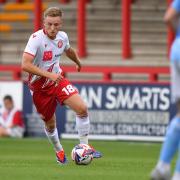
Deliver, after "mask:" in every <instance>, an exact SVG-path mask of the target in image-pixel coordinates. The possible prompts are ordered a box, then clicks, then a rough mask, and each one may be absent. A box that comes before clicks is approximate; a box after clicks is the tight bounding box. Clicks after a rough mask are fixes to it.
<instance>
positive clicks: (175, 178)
mask: <svg viewBox="0 0 180 180" xmlns="http://www.w3.org/2000/svg"><path fill="white" fill-rule="evenodd" d="M179 179H180V143H179V148H178V160H177V163H176V169H175V172H174V175H173V178H172V180H179Z"/></svg>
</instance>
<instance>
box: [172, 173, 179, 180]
mask: <svg viewBox="0 0 180 180" xmlns="http://www.w3.org/2000/svg"><path fill="white" fill-rule="evenodd" d="M172 180H180V172H175V173H174V175H173V178H172Z"/></svg>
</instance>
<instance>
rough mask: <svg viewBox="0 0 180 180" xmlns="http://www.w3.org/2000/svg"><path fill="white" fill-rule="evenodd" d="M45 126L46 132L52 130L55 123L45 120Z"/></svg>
mask: <svg viewBox="0 0 180 180" xmlns="http://www.w3.org/2000/svg"><path fill="white" fill-rule="evenodd" d="M45 127H46V130H47V131H48V132H54V129H55V128H56V123H55V122H46V123H45Z"/></svg>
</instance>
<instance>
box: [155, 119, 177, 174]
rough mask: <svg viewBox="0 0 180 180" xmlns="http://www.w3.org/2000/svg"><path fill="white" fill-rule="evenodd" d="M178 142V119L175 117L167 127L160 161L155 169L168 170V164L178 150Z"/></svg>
mask: <svg viewBox="0 0 180 180" xmlns="http://www.w3.org/2000/svg"><path fill="white" fill-rule="evenodd" d="M179 142H180V118H178V117H175V118H174V119H172V121H171V124H170V126H169V127H168V130H167V134H166V137H165V141H164V144H163V146H162V150H161V154H160V160H159V162H158V164H157V168H158V169H159V170H160V171H162V173H163V172H164V171H167V170H170V163H171V160H172V158H173V157H174V154H175V153H176V151H177V149H178V145H179Z"/></svg>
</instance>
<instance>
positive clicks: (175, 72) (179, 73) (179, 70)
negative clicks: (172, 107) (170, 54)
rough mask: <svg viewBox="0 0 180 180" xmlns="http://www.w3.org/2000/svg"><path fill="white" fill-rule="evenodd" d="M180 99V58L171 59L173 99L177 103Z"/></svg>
mask: <svg viewBox="0 0 180 180" xmlns="http://www.w3.org/2000/svg"><path fill="white" fill-rule="evenodd" d="M179 99H180V59H179V61H177V60H176V61H175V60H174V61H171V101H172V103H176V102H177V100H179Z"/></svg>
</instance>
